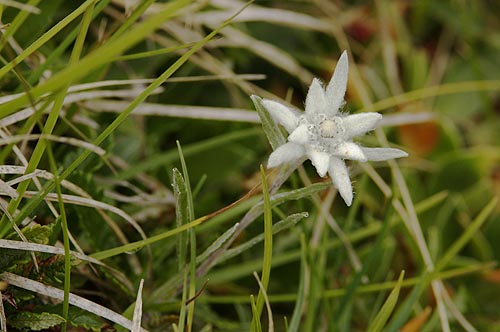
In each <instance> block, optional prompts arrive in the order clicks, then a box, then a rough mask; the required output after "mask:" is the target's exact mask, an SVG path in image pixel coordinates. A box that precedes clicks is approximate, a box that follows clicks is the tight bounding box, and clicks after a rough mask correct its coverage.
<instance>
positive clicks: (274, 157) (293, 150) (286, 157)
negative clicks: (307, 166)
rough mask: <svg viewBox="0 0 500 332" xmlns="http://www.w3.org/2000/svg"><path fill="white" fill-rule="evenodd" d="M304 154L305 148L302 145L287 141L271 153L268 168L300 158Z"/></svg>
mask: <svg viewBox="0 0 500 332" xmlns="http://www.w3.org/2000/svg"><path fill="white" fill-rule="evenodd" d="M304 155H305V149H304V147H303V146H302V145H300V144H296V143H292V142H288V143H285V144H283V145H281V146H280V147H278V148H277V149H276V150H274V151H273V153H271V155H270V156H269V160H268V161H267V168H273V167H276V166H279V165H281V164H284V163H288V162H293V161H296V160H299V159H300V158H302V157H303V156H304Z"/></svg>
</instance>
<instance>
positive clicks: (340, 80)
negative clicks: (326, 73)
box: [326, 51, 349, 115]
mask: <svg viewBox="0 0 500 332" xmlns="http://www.w3.org/2000/svg"><path fill="white" fill-rule="evenodd" d="M348 71H349V62H348V60H347V52H346V51H344V52H343V53H342V55H341V56H340V58H339V61H338V62H337V67H335V71H334V72H333V76H332V79H331V80H330V83H328V86H327V87H326V103H327V108H328V113H329V114H330V115H334V114H336V113H337V112H338V110H339V108H340V106H342V103H343V102H344V95H345V91H346V89H347V77H348Z"/></svg>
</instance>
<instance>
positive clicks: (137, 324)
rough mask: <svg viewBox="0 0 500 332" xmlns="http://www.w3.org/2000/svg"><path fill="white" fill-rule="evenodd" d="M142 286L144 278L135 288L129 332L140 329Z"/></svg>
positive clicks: (137, 331) (136, 331)
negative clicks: (135, 293) (136, 288)
mask: <svg viewBox="0 0 500 332" xmlns="http://www.w3.org/2000/svg"><path fill="white" fill-rule="evenodd" d="M143 286H144V279H141V282H140V283H139V289H138V290H137V298H136V300H135V308H134V317H133V319H132V323H133V324H132V329H131V332H140V331H141V318H142V288H143Z"/></svg>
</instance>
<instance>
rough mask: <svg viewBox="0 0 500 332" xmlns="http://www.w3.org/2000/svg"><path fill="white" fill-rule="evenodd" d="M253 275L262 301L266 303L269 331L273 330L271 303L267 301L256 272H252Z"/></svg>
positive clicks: (272, 331)
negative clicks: (262, 298) (260, 292)
mask: <svg viewBox="0 0 500 332" xmlns="http://www.w3.org/2000/svg"><path fill="white" fill-rule="evenodd" d="M253 276H254V278H255V280H257V283H258V284H259V288H260V290H261V291H262V296H263V297H264V303H265V304H266V309H267V317H268V320H269V330H268V331H269V332H274V321H273V311H272V310H271V304H270V303H269V298H268V296H267V292H266V289H265V288H264V285H262V281H260V278H259V275H258V274H257V272H255V271H254V272H253Z"/></svg>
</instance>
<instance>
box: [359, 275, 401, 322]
mask: <svg viewBox="0 0 500 332" xmlns="http://www.w3.org/2000/svg"><path fill="white" fill-rule="evenodd" d="M404 275H405V272H404V271H402V272H401V274H400V275H399V279H398V282H397V284H396V286H395V287H394V289H393V290H392V292H391V294H389V297H387V300H386V301H385V303H384V305H383V306H382V309H380V311H379V313H378V314H377V316H376V317H375V319H374V320H373V322H372V324H371V325H370V327H369V328H368V332H379V331H381V330H382V328H383V327H384V325H385V323H386V322H387V320H388V319H389V317H390V315H391V314H392V311H393V310H394V307H395V306H396V303H397V302H398V297H399V290H400V289H401V284H402V283H403V278H404Z"/></svg>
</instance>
